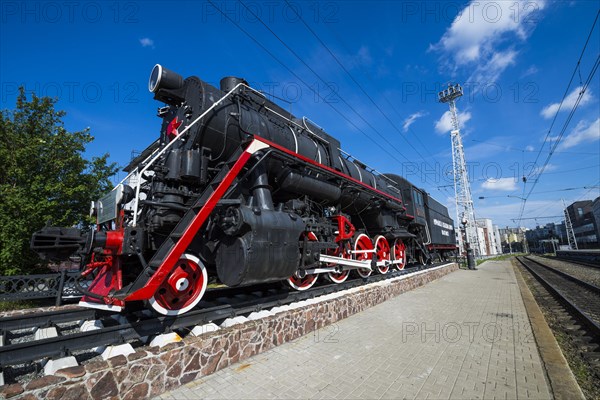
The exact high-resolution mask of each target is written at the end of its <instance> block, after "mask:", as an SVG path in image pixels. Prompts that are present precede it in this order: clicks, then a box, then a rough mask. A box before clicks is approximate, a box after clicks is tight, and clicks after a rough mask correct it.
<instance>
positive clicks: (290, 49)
mask: <svg viewBox="0 0 600 400" xmlns="http://www.w3.org/2000/svg"><path fill="white" fill-rule="evenodd" d="M239 3H240V4H241V5H242V6H243V7H244V8H245V9H246V10H247V11H248V12H249V13H250V14H251V15H252V16H253V17H254V18H255V19H256V20H257V21H258V22H259V23H260V24H261V25H263V26H264V27H265V28H266V29H267V30H268V31H269V32H270V33H271V34H272V35H273V36H274V37H275V38H276V39H277V40H278V41H279V42H280V43H281V44H282V45H283V46H284V47H285V48H286V49H287V50H288V51H289V52H290V53H292V54H293V55H294V57H296V58H297V59H298V60H299V61H300V62H301V63H302V64H303V65H304V66H305V67H306V68H307V69H308V70H310V71H311V72H312V73H313V74H314V75H315V76H316V77H317V78H318V79H319V80H320V81H321V82H322V83H323V84H324V85H327V82H326V81H325V79H323V77H321V75H320V74H319V73H317V72H316V71H315V70H314V68H312V67H311V66H310V65H309V64H308V63H307V62H306V61H305V60H304V59H303V58H302V57H301V56H300V55H298V53H297V52H296V51H295V50H294V49H293V48H291V47H290V46H289V45H288V44H287V43H286V42H285V41H284V40H283V39H281V37H279V35H277V33H276V32H275V31H273V29H271V27H269V26H268V25H267V24H266V23H265V22H264V21H263V20H262V19H261V18H260V16H259V15H256V13H254V11H253V10H252V9H251V8H250V7H248V6H246V4H244V2H242V1H241V0H239ZM292 9H294V8H293V7H292ZM294 11H295V10H294ZM357 83H358V82H357ZM361 89H362V87H361ZM362 90H364V89H362ZM367 96H368V95H367ZM338 97H339V98H340V100H341V101H342V102H343V103H344V104H345V105H346V107H348V108H349V109H350V110H351V111H352V112H353V113H354V114H356V115H357V116H358V118H359V119H360V120H362V121H363V122H364V123H365V124H366V125H367V126H368V127H369V128H371V129H372V130H373V131H374V132H375V133H376V134H377V136H379V137H380V138H381V139H382V140H383V141H385V142H386V143H387V144H388V145H389V146H390V147H391V148H393V149H394V150H396V151H397V152H398V153H400V154H401V152H400V149H398V148H397V147H396V146H395V145H394V144H393V143H392V142H390V141H389V140H388V139H387V138H386V137H385V136H384V135H383V134H382V133H381V132H379V130H378V129H377V128H375V127H374V126H373V125H372V124H371V122H369V121H368V120H367V119H366V118H365V117H364V116H363V115H362V114H361V113H360V112H358V111H357V110H356V109H355V108H354V107H353V106H352V105H351V104H350V103H348V101H346V100H345V99H344V98H343V97H342V96H341V95H339V94H338ZM368 97H369V99H370V100H371V101H373V100H372V98H371V97H370V96H368ZM373 103H374V102H373ZM374 104H375V103H374ZM375 105H376V104H375ZM376 107H378V106H377V105H376ZM378 108H379V107H378ZM379 110H380V111H381V112H382V113H383V111H382V110H381V109H380V108H379ZM384 116H385V117H386V118H387V119H388V121H389V122H390V123H392V124H393V122H392V121H391V120H390V119H389V117H387V115H385V114H384ZM404 139H405V140H406V138H404ZM407 143H409V142H408V141H407ZM409 145H410V146H411V147H412V148H413V150H415V152H417V154H419V155H420V153H419V152H418V151H417V150H416V149H415V148H414V146H412V144H410V143H409ZM401 155H402V154H401ZM420 156H421V158H423V159H424V160H425V158H424V157H423V156H422V155H420ZM402 157H403V158H405V159H406V160H407V161H410V160H409V159H408V158H406V157H405V156H404V155H402ZM416 168H417V169H418V170H419V172H421V173H422V171H421V169H420V168H419V166H418V165H416ZM422 176H423V177H424V179H425V181H426V180H427V175H426V174H423V173H422Z"/></svg>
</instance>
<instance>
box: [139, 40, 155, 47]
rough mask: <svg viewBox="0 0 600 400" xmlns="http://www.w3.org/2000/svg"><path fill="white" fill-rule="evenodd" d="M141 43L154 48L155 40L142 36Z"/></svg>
mask: <svg viewBox="0 0 600 400" xmlns="http://www.w3.org/2000/svg"><path fill="white" fill-rule="evenodd" d="M140 44H141V45H142V47H152V48H154V40H152V39H150V38H147V37H145V38H141V39H140Z"/></svg>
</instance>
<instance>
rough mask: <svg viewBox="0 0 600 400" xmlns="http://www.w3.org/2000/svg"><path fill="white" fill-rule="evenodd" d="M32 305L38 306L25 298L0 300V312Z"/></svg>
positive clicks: (32, 306) (31, 306)
mask: <svg viewBox="0 0 600 400" xmlns="http://www.w3.org/2000/svg"><path fill="white" fill-rule="evenodd" d="M34 307H38V305H37V304H35V303H34V302H32V301H27V300H19V301H0V312H4V311H13V310H22V309H24V308H34Z"/></svg>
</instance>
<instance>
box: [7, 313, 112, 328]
mask: <svg viewBox="0 0 600 400" xmlns="http://www.w3.org/2000/svg"><path fill="white" fill-rule="evenodd" d="M101 313H102V312H101V311H100V310H94V309H91V308H75V309H67V310H57V311H46V312H40V313H29V314H21V315H12V316H10V317H4V318H0V331H16V330H20V329H27V328H34V327H40V328H41V327H48V326H51V325H54V324H60V323H65V322H74V321H80V320H86V319H96V318H98V316H99V315H101Z"/></svg>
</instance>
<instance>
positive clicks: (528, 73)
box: [521, 65, 539, 78]
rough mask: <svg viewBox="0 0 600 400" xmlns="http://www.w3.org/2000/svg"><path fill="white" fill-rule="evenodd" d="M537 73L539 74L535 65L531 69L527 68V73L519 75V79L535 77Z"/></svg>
mask: <svg viewBox="0 0 600 400" xmlns="http://www.w3.org/2000/svg"><path fill="white" fill-rule="evenodd" d="M538 72H539V70H538V69H537V67H536V66H535V65H532V66H531V67H529V68H527V71H525V72H523V74H522V75H521V78H525V77H527V76H530V75H535V74H537V73H538Z"/></svg>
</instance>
